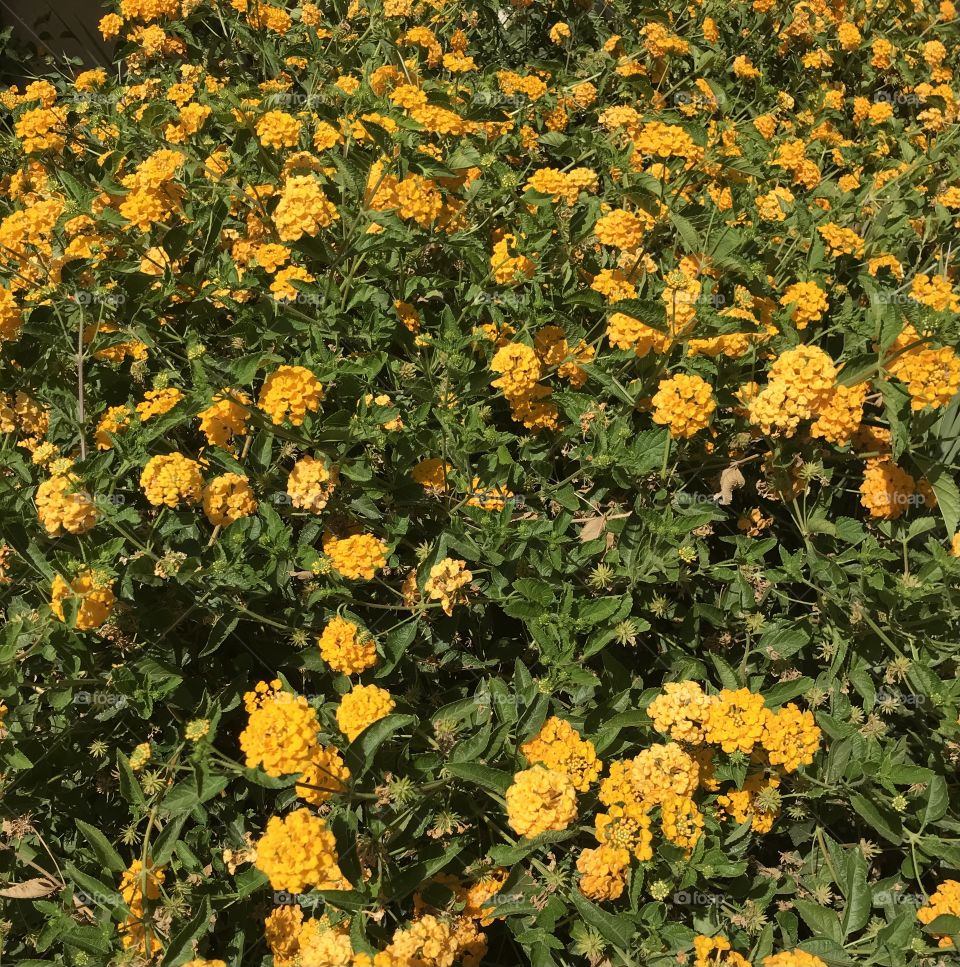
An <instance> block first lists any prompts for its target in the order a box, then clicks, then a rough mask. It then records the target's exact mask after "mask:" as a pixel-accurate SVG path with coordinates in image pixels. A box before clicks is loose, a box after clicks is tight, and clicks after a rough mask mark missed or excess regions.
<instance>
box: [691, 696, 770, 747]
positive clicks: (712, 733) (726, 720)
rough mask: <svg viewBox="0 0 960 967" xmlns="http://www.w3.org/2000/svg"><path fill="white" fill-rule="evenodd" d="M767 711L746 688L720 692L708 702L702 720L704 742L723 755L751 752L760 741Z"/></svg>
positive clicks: (760, 701)
mask: <svg viewBox="0 0 960 967" xmlns="http://www.w3.org/2000/svg"><path fill="white" fill-rule="evenodd" d="M769 714H770V713H769V711H768V710H767V708H766V706H765V705H764V702H763V696H762V695H760V694H759V693H757V692H751V691H750V690H749V689H748V688H739V689H737V690H736V691H731V690H730V689H726V688H725V689H723V690H722V691H721V692H720V695H719V696H718V698H717V700H716V701H714V702H711V703H710V705H709V707H708V708H707V712H706V715H705V717H704V720H703V734H704V738H705V739H706V741H707V742H709V743H711V744H712V745H719V746H720V748H721V749H723V751H724V752H727V753H729V752H736V751H739V752H743V753H745V754H748V753H750V752H752V751H753V747H754V746H755V745H757V744H758V743H759V742H760V740H761V739H762V737H763V730H764V726H765V725H766V722H767V716H768V715H769Z"/></svg>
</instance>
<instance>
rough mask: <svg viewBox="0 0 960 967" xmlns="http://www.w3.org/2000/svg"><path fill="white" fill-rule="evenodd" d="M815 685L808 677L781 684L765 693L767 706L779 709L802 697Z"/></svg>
mask: <svg viewBox="0 0 960 967" xmlns="http://www.w3.org/2000/svg"><path fill="white" fill-rule="evenodd" d="M815 684H816V683H815V682H814V680H813V679H812V678H807V677H806V676H804V677H802V678H795V679H794V680H793V681H791V682H780V684H779V685H774V686H773V688H771V689H769V690H768V691H767V692H765V693H764V694H765V699H766V701H765V704H766V706H767V708H779V707H780V706H781V705H785V704H786V703H787V702H789V701H790V700H791V699H794V698H796V697H797V696H798V695H802V694H803V693H804V692H805V691H807V690H808V689H810V688H812V687H813V686H814V685H815Z"/></svg>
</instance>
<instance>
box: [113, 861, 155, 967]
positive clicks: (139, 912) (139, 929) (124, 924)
mask: <svg viewBox="0 0 960 967" xmlns="http://www.w3.org/2000/svg"><path fill="white" fill-rule="evenodd" d="M165 878H166V874H165V872H164V870H163V869H162V868H160V867H157V866H153V865H152V864H148V865H147V866H144V865H143V863H142V862H141V861H140V860H134V861H133V862H132V863H131V864H130V865H129V866H128V867H127V869H126V870H124V872H123V876H121V878H120V895H121V896H122V897H123V902H124V903H125V904H126V905H127V909H128V910H129V911H130V913H129V916H126V917H124V919H123V920H122V921H121V922H120V923H119V924H117V931H118V932H119V933H120V937H121V940H122V942H123V946H124V947H126V948H128V949H132V950H135V951H136V952H137V953H139V954H141V955H142V956H144V957H152V956H153V955H154V954H156V953H157V952H158V951H159V950H160V941H159V939H158V937H157V934H156V933H155V929H154V927H153V923H152V921H151V919H150V916H149V910H148V907H147V903H148V902H150V903H152V902H154V901H156V900H158V899H160V887H161V885H162V884H163V881H164V879H165Z"/></svg>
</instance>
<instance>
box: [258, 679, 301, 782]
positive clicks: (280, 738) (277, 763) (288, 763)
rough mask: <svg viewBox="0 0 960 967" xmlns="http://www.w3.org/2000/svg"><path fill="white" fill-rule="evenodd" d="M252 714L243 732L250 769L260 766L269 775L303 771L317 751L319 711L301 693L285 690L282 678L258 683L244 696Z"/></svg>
mask: <svg viewBox="0 0 960 967" xmlns="http://www.w3.org/2000/svg"><path fill="white" fill-rule="evenodd" d="M243 698H244V705H245V707H246V710H247V714H248V716H249V718H248V720H247V727H246V728H245V729H244V730H243V732H241V733H240V749H241V751H242V752H243V754H244V755H245V756H246V764H247V768H249V769H255V768H257V767H258V766H259V767H261V768H262V769H263V771H264V772H265V773H266V774H267V775H268V776H273V777H275V778H276V777H279V776H286V775H291V774H293V773H298V772H303V771H304V770H305V769H306V768H307V767H308V766H309V764H310V762H311V761H312V760H313V758H314V757H315V755H316V754H317V750H318V745H317V732H318V730H319V728H320V725H319V723H318V721H317V713H316V712H315V711H314V710H313V709H312V708H311V707H310V706H309V705H308V704H307V700H306V699H305V698H304V697H303V696H302V695H291V694H290V693H289V692H285V691H283V685H282V683H281V682H280V681H279V679H275V680H274V681H272V682H270V683H269V684H267V683H266V682H258V683H257V685H256V687H255V688H254V690H253V691H252V692H247V693H246V694H245V695H244V697H243Z"/></svg>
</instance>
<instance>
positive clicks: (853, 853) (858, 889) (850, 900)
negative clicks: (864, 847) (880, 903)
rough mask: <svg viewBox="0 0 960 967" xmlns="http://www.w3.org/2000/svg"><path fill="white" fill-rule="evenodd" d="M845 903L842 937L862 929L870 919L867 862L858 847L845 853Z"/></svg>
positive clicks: (871, 901)
mask: <svg viewBox="0 0 960 967" xmlns="http://www.w3.org/2000/svg"><path fill="white" fill-rule="evenodd" d="M843 892H844V896H845V897H846V901H847V902H846V905H845V906H844V908H843V922H842V923H841V925H840V926H841V930H842V932H843V936H844V937H849V936H850V934H851V933H855V932H856V931H858V930H862V929H863V928H864V927H865V926H866V925H867V921H869V919H870V909H871V907H872V905H873V899H872V895H871V891H870V887H869V886H868V885H867V862H866V860H865V859H864V858H863V854H862V853H861V852H860V850H859V849H856V848H854V849H852V850H850V852H849V853H848V854H847V870H846V882H845V883H844V891H843Z"/></svg>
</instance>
